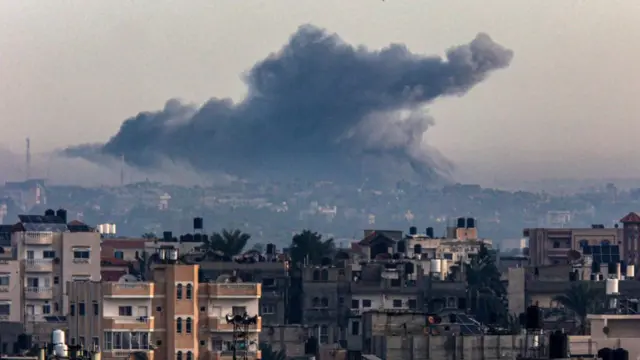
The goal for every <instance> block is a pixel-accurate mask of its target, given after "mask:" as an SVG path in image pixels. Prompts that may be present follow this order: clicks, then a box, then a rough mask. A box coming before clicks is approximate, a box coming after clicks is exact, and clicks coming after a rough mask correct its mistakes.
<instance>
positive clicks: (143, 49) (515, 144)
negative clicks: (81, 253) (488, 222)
mask: <svg viewBox="0 0 640 360" xmlns="http://www.w3.org/2000/svg"><path fill="white" fill-rule="evenodd" d="M639 20H640V3H639V2H637V1H629V0H626V1H614V0H607V1H586V0H583V1H569V0H565V1H531V0H527V1H525V0H523V1H519V0H495V1H492V0H484V1H462V0H461V1H452V0H442V1H440V0H386V1H381V0H349V1H345V0H342V1H338V0H335V1H333V0H322V1H318V0H315V1H305V0H286V1H285V0H271V1H252V0H244V1H239V0H233V1H223V0H202V1H200V0H189V1H184V0H181V1H169V0H148V1H142V0H138V1H133V0H129V1H125V0H119V1H107V0H103V1H86V0H77V1H63V0H57V1H45V0H41V1H28V0H4V1H0V124H1V125H2V129H3V130H2V131H1V132H0V144H1V145H2V146H4V147H6V148H10V149H11V150H13V151H15V152H22V151H23V148H24V138H25V137H26V136H29V137H30V138H31V141H32V149H33V150H34V151H46V150H50V149H53V148H56V147H63V146H66V145H70V144H77V143H83V142H93V141H106V140H107V139H108V138H109V137H110V136H111V135H113V134H115V133H116V131H117V129H118V128H119V126H120V124H121V122H122V121H123V120H124V119H126V118H127V117H130V116H132V115H135V114H137V113H138V112H140V111H144V110H156V109H159V108H161V107H162V106H163V105H164V103H165V101H166V100H168V99H169V98H173V97H179V98H182V99H184V100H187V101H193V102H197V103H200V102H203V101H205V100H206V99H207V98H209V97H212V96H218V97H225V96H230V97H232V98H234V99H241V98H242V97H243V96H244V91H245V87H244V84H243V83H242V81H241V79H240V75H241V74H242V72H243V71H245V70H247V69H248V68H250V67H251V65H252V64H254V63H255V62H256V61H257V60H259V59H262V58H264V57H265V55H267V54H268V53H269V52H272V51H276V50H278V49H279V48H280V47H281V46H282V45H283V44H284V43H285V42H286V40H287V38H288V37H289V36H290V35H291V34H292V33H293V32H294V31H295V30H296V28H297V27H298V26H299V25H302V24H305V23H311V24H314V25H317V26H320V27H325V28H327V29H328V30H330V31H332V32H336V33H338V34H339V35H340V36H341V37H342V38H343V39H344V40H346V41H347V42H349V43H352V44H364V45H366V46H368V47H371V48H380V47H383V46H385V45H388V44H389V43H391V42H400V43H405V44H406V45H407V46H408V47H409V48H410V49H411V50H412V51H414V52H418V53H425V54H443V53H444V51H445V50H446V49H447V48H449V47H451V46H454V45H459V44H464V43H468V42H469V41H470V40H471V39H473V37H474V36H475V35H476V34H477V33H478V32H486V33H488V34H489V35H491V36H492V38H493V39H494V40H495V41H497V42H499V43H501V44H503V45H504V46H506V47H508V48H510V49H512V50H513V51H514V54H515V57H514V59H513V62H512V65H511V66H510V67H509V68H508V69H505V70H501V71H498V72H496V73H495V74H492V75H491V76H490V78H489V79H488V80H487V81H485V82H484V83H482V84H480V85H479V86H477V87H476V88H474V89H473V90H472V91H471V92H470V93H469V94H467V95H466V96H464V97H461V98H448V99H445V100H438V101H437V102H436V103H434V104H433V106H432V107H431V110H430V111H431V113H432V114H433V116H434V117H435V119H436V126H435V127H433V128H432V129H431V130H430V131H429V133H428V138H427V140H428V142H429V144H431V145H433V146H435V147H436V148H438V149H439V150H440V151H441V152H442V153H443V154H444V155H445V156H447V157H449V158H450V159H452V160H453V161H454V162H459V163H468V162H477V163H478V164H482V165H486V166H490V167H487V168H485V172H492V171H494V169H499V170H500V171H498V172H499V173H505V172H507V173H508V172H510V171H521V169H522V167H513V166H511V165H513V164H515V163H517V162H524V163H529V162H534V163H535V165H532V166H535V167H536V168H541V169H546V170H547V171H548V172H549V174H546V175H553V173H555V172H556V171H560V170H558V169H560V168H561V167H562V166H565V165H569V166H568V168H567V169H568V170H565V171H564V173H563V174H562V175H566V174H571V173H573V172H575V173H576V174H577V175H579V174H583V173H585V174H591V176H595V175H597V174H598V173H599V170H598V168H597V166H599V165H602V164H606V165H607V168H606V170H607V171H614V172H616V174H614V175H618V176H632V175H634V172H635V171H640V164H637V165H636V164H632V165H631V166H628V165H627V164H626V163H625V161H628V160H625V159H626V158H628V157H629V156H630V155H631V154H633V155H631V156H634V155H635V153H636V151H637V150H636V148H637V146H638V145H637V143H638V141H637V134H638V133H640V123H639V122H638V121H636V117H637V116H638V114H640V111H639V110H640V101H638V95H640V71H639V70H638V65H637V64H639V63H640V21H639ZM549 157H551V163H549V164H544V161H545V160H544V159H548V158H549ZM591 157H594V158H595V160H593V159H591ZM510 166H511V167H510ZM514 166H515V165H514ZM524 167H525V168H526V166H524ZM487 169H488V170H487ZM496 171H497V170H496ZM565 173H566V174H565Z"/></svg>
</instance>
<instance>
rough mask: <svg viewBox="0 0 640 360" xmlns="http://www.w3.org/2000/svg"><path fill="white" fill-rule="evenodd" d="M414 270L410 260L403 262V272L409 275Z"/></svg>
mask: <svg viewBox="0 0 640 360" xmlns="http://www.w3.org/2000/svg"><path fill="white" fill-rule="evenodd" d="M414 271H415V266H414V265H413V263H412V262H408V263H405V264H404V273H405V274H407V275H411V274H413V272H414Z"/></svg>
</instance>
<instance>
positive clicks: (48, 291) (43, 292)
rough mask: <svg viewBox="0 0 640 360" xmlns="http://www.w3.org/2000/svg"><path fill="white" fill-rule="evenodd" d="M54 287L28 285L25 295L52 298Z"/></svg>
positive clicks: (29, 297)
mask: <svg viewBox="0 0 640 360" xmlns="http://www.w3.org/2000/svg"><path fill="white" fill-rule="evenodd" d="M52 294H53V289H52V288H51V287H38V286H27V289H26V292H25V296H26V297H27V299H51V297H52Z"/></svg>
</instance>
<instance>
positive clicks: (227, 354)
mask: <svg viewBox="0 0 640 360" xmlns="http://www.w3.org/2000/svg"><path fill="white" fill-rule="evenodd" d="M245 355H246V358H247V359H249V360H258V359H261V358H262V353H261V352H260V351H246V352H245V351H240V350H239V351H236V358H238V359H244V358H245ZM204 359H207V360H233V351H213V352H207V353H206V354H205V357H204Z"/></svg>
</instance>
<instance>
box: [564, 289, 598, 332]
mask: <svg viewBox="0 0 640 360" xmlns="http://www.w3.org/2000/svg"><path fill="white" fill-rule="evenodd" d="M553 301H556V302H557V303H558V304H559V305H560V306H562V308H563V309H564V315H565V318H566V317H569V318H573V319H575V321H576V322H577V323H578V331H579V332H580V334H582V335H584V334H586V332H587V315H588V314H590V313H594V312H596V311H597V310H598V308H599V307H601V306H602V303H603V299H602V291H601V290H598V289H594V288H592V287H591V285H590V284H589V282H587V281H585V282H578V283H573V284H572V285H571V287H570V288H569V289H567V290H566V291H565V292H564V294H560V295H557V296H555V297H554V298H553Z"/></svg>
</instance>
